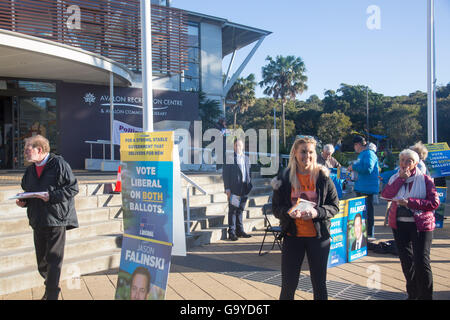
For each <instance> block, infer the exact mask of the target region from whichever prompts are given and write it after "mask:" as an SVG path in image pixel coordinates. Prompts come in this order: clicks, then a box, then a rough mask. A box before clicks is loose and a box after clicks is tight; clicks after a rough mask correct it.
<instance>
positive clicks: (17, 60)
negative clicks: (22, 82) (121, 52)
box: [0, 29, 133, 86]
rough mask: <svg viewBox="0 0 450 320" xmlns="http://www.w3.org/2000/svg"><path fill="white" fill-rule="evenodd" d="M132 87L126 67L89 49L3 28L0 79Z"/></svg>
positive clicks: (1, 34)
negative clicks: (111, 81)
mask: <svg viewBox="0 0 450 320" xmlns="http://www.w3.org/2000/svg"><path fill="white" fill-rule="evenodd" d="M110 73H113V74H114V84H115V85H119V86H129V85H131V84H132V82H133V73H132V72H131V71H130V70H128V68H127V67H125V66H123V65H121V64H119V63H117V62H115V61H113V60H111V59H107V58H105V57H102V56H100V55H97V54H94V53H91V52H88V51H86V50H83V49H80V48H75V47H71V46H68V45H64V44H60V43H57V42H54V41H49V40H45V39H41V38H37V37H33V36H28V35H24V34H21V33H17V32H12V31H8V30H3V29H0V76H1V77H11V78H23V79H40V80H61V81H67V82H77V83H78V82H81V83H92V84H99V85H109V83H110Z"/></svg>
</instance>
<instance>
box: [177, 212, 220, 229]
mask: <svg viewBox="0 0 450 320" xmlns="http://www.w3.org/2000/svg"><path fill="white" fill-rule="evenodd" d="M225 223H227V216H226V215H214V216H207V217H204V218H197V219H194V220H190V223H189V225H190V228H189V231H190V232H195V231H200V230H207V229H210V228H215V227H218V226H222V225H224V224H225ZM186 225H187V221H186V220H185V226H186Z"/></svg>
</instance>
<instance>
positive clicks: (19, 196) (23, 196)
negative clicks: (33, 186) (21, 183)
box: [9, 191, 47, 199]
mask: <svg viewBox="0 0 450 320" xmlns="http://www.w3.org/2000/svg"><path fill="white" fill-rule="evenodd" d="M46 194H47V192H46V191H45V192H22V193H18V194H16V195H15V196H12V197H10V198H9V199H29V198H39V197H42V196H45V195H46Z"/></svg>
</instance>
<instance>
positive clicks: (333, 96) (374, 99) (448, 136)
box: [230, 83, 450, 152]
mask: <svg viewBox="0 0 450 320" xmlns="http://www.w3.org/2000/svg"><path fill="white" fill-rule="evenodd" d="M366 88H367V87H366V86H363V85H356V86H352V85H348V84H341V86H340V87H339V88H338V89H337V90H336V91H335V90H332V89H329V90H326V91H325V93H324V98H323V99H322V100H320V99H319V98H318V97H317V96H315V95H312V96H311V97H309V98H308V99H306V101H299V100H295V99H289V100H287V101H286V102H285V103H284V104H280V103H279V101H280V99H279V98H275V96H274V97H273V98H259V99H256V100H255V102H254V104H253V106H252V107H251V108H249V109H248V110H247V111H246V112H244V113H243V114H242V115H241V116H240V117H239V122H240V124H241V125H242V128H243V129H244V130H247V129H250V128H253V129H260V128H264V129H271V128H273V110H274V108H275V109H276V116H277V127H278V128H281V127H282V125H281V123H280V122H281V121H280V118H282V114H283V110H282V109H283V108H284V111H285V120H286V123H285V136H286V144H287V145H286V147H285V148H283V147H282V144H280V147H281V149H282V150H284V151H288V149H289V147H290V145H291V143H292V141H293V140H294V139H295V136H296V135H298V134H301V135H312V136H318V137H319V138H320V139H321V140H322V141H323V142H324V143H336V142H337V140H339V139H341V140H342V142H343V146H342V147H343V151H350V152H353V144H352V133H351V132H352V131H357V132H363V131H365V129H366V119H367V118H366V117H367V113H366V112H367V110H366V98H367V91H366V90H367V89H366ZM436 97H437V117H438V141H439V142H450V126H449V125H448V123H450V83H449V84H447V85H446V86H441V87H438V88H437V92H436ZM368 100H369V132H370V133H372V134H378V135H384V136H387V137H388V139H387V141H383V142H382V144H384V145H385V146H387V147H393V148H394V149H396V150H401V149H403V148H405V147H407V146H410V145H412V144H413V143H415V142H417V141H418V140H422V141H427V94H426V93H425V92H421V91H416V92H413V93H411V94H409V95H403V96H394V97H389V96H384V95H382V94H379V93H375V92H373V91H371V90H370V89H369V90H368ZM230 120H231V119H230ZM372 141H373V139H372Z"/></svg>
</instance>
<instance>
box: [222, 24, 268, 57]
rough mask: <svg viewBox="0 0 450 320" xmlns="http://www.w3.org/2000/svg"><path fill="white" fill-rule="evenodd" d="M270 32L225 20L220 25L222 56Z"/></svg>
mask: <svg viewBox="0 0 450 320" xmlns="http://www.w3.org/2000/svg"><path fill="white" fill-rule="evenodd" d="M271 33H272V32H270V31H266V30H261V29H256V28H252V27H247V26H244V25H240V24H237V23H231V22H226V23H225V24H224V25H223V27H222V57H225V56H227V55H229V54H230V53H233V52H234V51H235V50H239V49H241V48H243V47H246V46H248V45H249V44H251V43H253V42H255V41H257V40H259V39H261V38H264V37H266V36H268V35H269V34H271Z"/></svg>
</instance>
